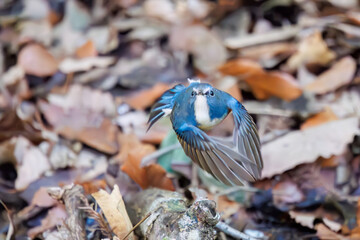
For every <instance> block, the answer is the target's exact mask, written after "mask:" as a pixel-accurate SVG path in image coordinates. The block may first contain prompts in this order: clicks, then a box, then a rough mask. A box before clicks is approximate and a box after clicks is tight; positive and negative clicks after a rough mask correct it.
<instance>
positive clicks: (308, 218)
mask: <svg viewBox="0 0 360 240" xmlns="http://www.w3.org/2000/svg"><path fill="white" fill-rule="evenodd" d="M289 215H290V217H291V218H292V219H294V220H295V222H297V223H299V224H300V225H302V226H304V227H308V228H311V229H314V220H315V218H316V216H315V214H314V213H306V212H305V213H304V212H298V211H292V210H291V211H289Z"/></svg>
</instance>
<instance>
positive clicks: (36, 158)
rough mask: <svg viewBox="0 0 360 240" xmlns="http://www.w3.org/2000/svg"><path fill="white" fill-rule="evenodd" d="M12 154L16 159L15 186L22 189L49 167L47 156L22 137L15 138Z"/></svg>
mask: <svg viewBox="0 0 360 240" xmlns="http://www.w3.org/2000/svg"><path fill="white" fill-rule="evenodd" d="M14 154H15V157H16V161H17V178H16V180H15V188H16V189H17V190H23V189H25V188H26V187H27V186H29V184H30V183H32V182H34V181H35V180H37V179H38V178H39V177H41V176H42V175H43V174H44V173H45V172H47V171H49V170H50V169H51V166H50V164H49V161H48V159H47V157H46V156H45V155H44V154H43V153H42V152H41V151H40V149H39V148H37V147H35V146H33V145H32V144H31V143H30V141H29V140H27V139H26V138H24V137H19V138H18V139H17V142H16V145H15V150H14Z"/></svg>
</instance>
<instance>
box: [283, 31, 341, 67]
mask: <svg viewBox="0 0 360 240" xmlns="http://www.w3.org/2000/svg"><path fill="white" fill-rule="evenodd" d="M335 57H336V54H335V52H333V51H332V50H330V49H329V48H328V46H327V44H326V42H325V41H324V40H323V39H322V36H321V33H320V32H319V31H316V32H314V33H313V34H311V35H309V36H308V37H306V38H304V39H303V40H302V41H301V42H300V44H299V47H298V51H297V52H296V53H295V54H294V55H292V56H291V57H290V58H289V59H288V61H287V63H286V64H287V66H288V68H289V69H290V70H296V69H297V68H298V67H300V66H301V65H303V64H308V63H316V64H321V65H326V64H328V63H329V62H331V61H332V60H334V59H335Z"/></svg>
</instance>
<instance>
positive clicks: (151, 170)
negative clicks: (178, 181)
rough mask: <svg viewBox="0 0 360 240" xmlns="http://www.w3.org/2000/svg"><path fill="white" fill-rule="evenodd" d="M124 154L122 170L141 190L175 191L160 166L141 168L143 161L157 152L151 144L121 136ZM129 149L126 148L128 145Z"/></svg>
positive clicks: (131, 137)
mask: <svg viewBox="0 0 360 240" xmlns="http://www.w3.org/2000/svg"><path fill="white" fill-rule="evenodd" d="M120 144H122V145H123V144H124V145H123V146H122V148H121V149H122V152H121V153H120V155H119V158H120V159H122V160H123V161H124V163H123V165H122V166H121V170H122V171H124V172H125V173H127V174H128V175H129V176H130V177H131V178H132V179H133V180H134V181H135V182H136V183H137V184H139V185H140V187H141V188H143V189H145V188H149V187H157V188H161V189H166V190H171V191H174V190H175V188H174V185H173V183H172V181H171V179H170V178H168V177H167V176H166V171H165V170H164V169H163V168H162V167H161V166H160V165H159V164H151V165H149V166H146V167H141V160H142V159H143V158H144V157H145V156H146V155H148V154H150V153H153V152H154V151H155V147H154V146H153V145H150V144H142V143H141V142H140V141H139V140H138V139H137V137H136V136H134V135H127V136H125V135H124V136H120ZM125 144H127V146H129V147H126V145H125Z"/></svg>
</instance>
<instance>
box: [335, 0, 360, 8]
mask: <svg viewBox="0 0 360 240" xmlns="http://www.w3.org/2000/svg"><path fill="white" fill-rule="evenodd" d="M328 2H330V3H331V4H332V5H334V6H335V7H339V8H345V9H354V8H357V7H358V4H359V3H358V1H357V0H342V1H337V0H328Z"/></svg>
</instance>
